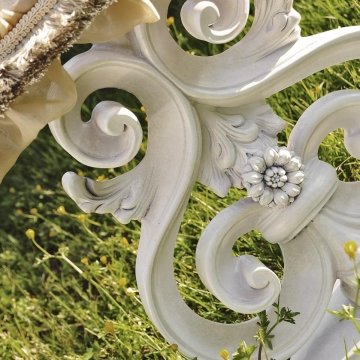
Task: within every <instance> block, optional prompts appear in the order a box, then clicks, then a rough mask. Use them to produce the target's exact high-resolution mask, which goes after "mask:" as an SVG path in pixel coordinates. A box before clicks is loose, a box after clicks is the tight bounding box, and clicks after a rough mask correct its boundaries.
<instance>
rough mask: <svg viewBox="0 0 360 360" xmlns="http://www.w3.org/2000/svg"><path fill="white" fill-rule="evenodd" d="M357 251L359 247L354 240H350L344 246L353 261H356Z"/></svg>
mask: <svg viewBox="0 0 360 360" xmlns="http://www.w3.org/2000/svg"><path fill="white" fill-rule="evenodd" d="M357 249H358V245H357V243H356V241H354V240H349V241H347V242H346V243H345V244H344V251H345V253H346V255H348V256H349V258H350V259H351V260H355V257H356V252H357Z"/></svg>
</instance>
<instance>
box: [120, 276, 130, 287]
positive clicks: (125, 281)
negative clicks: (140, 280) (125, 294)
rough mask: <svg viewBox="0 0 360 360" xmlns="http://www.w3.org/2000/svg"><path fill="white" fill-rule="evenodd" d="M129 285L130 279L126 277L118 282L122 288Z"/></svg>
mask: <svg viewBox="0 0 360 360" xmlns="http://www.w3.org/2000/svg"><path fill="white" fill-rule="evenodd" d="M127 283H128V279H127V278H126V277H122V278H120V279H119V281H118V285H119V286H120V287H121V288H123V287H125V286H126V285H127Z"/></svg>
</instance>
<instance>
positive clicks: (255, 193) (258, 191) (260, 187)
mask: <svg viewBox="0 0 360 360" xmlns="http://www.w3.org/2000/svg"><path fill="white" fill-rule="evenodd" d="M264 190H265V185H264V183H263V182H261V183H259V184H256V185H254V186H252V187H251V189H250V190H249V196H251V197H252V198H258V197H259V196H260V195H262V194H263V192H264Z"/></svg>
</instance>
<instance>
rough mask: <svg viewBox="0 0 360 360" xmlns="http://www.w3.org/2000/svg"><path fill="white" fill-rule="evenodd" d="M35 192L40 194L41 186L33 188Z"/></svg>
mask: <svg viewBox="0 0 360 360" xmlns="http://www.w3.org/2000/svg"><path fill="white" fill-rule="evenodd" d="M35 191H37V192H41V191H42V187H41V185H39V184H37V185H36V186H35Z"/></svg>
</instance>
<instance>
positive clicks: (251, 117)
mask: <svg viewBox="0 0 360 360" xmlns="http://www.w3.org/2000/svg"><path fill="white" fill-rule="evenodd" d="M196 109H197V112H198V115H199V118H200V121H201V125H202V132H203V150H202V159H201V165H200V173H199V181H200V182H202V183H203V184H205V185H207V186H209V187H210V188H211V189H213V190H214V191H215V192H216V194H218V195H219V196H225V195H226V194H227V192H228V190H229V188H230V187H231V186H235V187H237V188H243V187H244V184H243V180H242V175H241V173H242V172H243V169H244V167H245V165H246V164H247V160H248V157H249V156H251V155H256V154H259V153H261V152H262V151H264V150H265V149H266V148H268V147H271V146H275V144H276V135H277V134H278V133H279V132H280V131H281V130H282V129H283V127H284V122H283V121H282V120H281V119H280V118H279V117H278V116H277V115H275V113H274V112H273V111H272V110H271V108H270V107H269V106H268V105H267V104H265V103H256V104H251V105H248V106H243V107H238V108H229V109H225V108H214V107H209V106H206V105H196Z"/></svg>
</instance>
